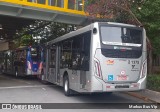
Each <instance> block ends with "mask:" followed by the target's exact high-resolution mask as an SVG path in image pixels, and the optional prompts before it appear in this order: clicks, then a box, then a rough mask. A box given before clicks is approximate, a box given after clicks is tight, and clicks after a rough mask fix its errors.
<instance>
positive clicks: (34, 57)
mask: <svg viewBox="0 0 160 112" xmlns="http://www.w3.org/2000/svg"><path fill="white" fill-rule="evenodd" d="M31 59H32V60H33V61H37V60H39V59H40V53H39V49H38V48H36V47H34V48H33V47H32V48H31Z"/></svg>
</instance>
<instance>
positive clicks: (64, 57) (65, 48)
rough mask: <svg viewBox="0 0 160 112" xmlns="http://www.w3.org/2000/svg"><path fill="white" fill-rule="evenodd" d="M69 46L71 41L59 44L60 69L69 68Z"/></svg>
mask: <svg viewBox="0 0 160 112" xmlns="http://www.w3.org/2000/svg"><path fill="white" fill-rule="evenodd" d="M71 46H72V41H71V40H65V41H63V42H62V43H61V62H60V63H61V64H60V67H61V68H66V67H68V68H71V65H72V64H71V59H72V58H71V55H72V53H71Z"/></svg>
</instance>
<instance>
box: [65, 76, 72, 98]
mask: <svg viewBox="0 0 160 112" xmlns="http://www.w3.org/2000/svg"><path fill="white" fill-rule="evenodd" d="M63 89H64V94H65V96H71V90H70V88H69V79H68V76H67V75H66V76H64V79H63Z"/></svg>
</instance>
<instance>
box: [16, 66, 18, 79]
mask: <svg viewBox="0 0 160 112" xmlns="http://www.w3.org/2000/svg"><path fill="white" fill-rule="evenodd" d="M15 76H16V77H18V69H17V68H15Z"/></svg>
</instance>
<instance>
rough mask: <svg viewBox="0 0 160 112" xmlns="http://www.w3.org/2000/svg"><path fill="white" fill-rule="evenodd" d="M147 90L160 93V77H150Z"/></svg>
mask: <svg viewBox="0 0 160 112" xmlns="http://www.w3.org/2000/svg"><path fill="white" fill-rule="evenodd" d="M147 88H148V89H152V90H156V91H160V75H148V77H147Z"/></svg>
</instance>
